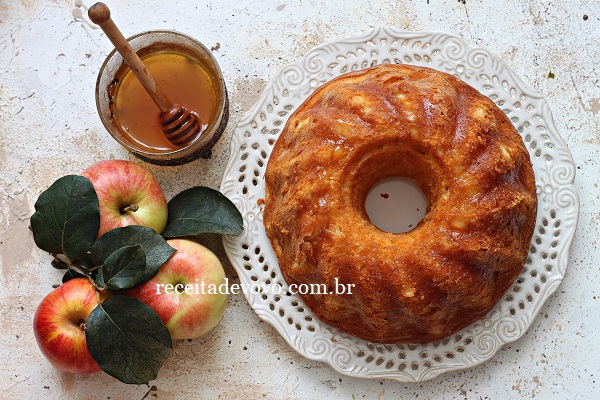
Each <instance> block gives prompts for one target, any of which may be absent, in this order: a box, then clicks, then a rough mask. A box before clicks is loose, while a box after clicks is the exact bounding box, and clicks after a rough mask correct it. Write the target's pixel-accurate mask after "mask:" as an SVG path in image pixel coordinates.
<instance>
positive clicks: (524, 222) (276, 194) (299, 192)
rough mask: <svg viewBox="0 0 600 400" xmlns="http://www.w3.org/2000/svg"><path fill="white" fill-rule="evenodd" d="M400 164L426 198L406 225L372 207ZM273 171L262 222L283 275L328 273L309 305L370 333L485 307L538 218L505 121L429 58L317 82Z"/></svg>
mask: <svg viewBox="0 0 600 400" xmlns="http://www.w3.org/2000/svg"><path fill="white" fill-rule="evenodd" d="M391 176H400V177H406V178H409V179H412V180H413V181H414V182H415V183H416V184H417V185H418V186H419V187H420V188H421V189H422V191H423V193H424V194H425V196H426V197H427V199H428V201H429V205H428V209H427V214H426V215H425V217H424V218H423V219H422V220H421V221H420V222H419V224H418V225H417V226H416V227H415V228H414V229H413V230H411V231H409V232H405V233H399V234H394V233H389V232H384V231H382V230H380V229H379V228H377V227H376V226H374V225H373V224H372V223H371V222H370V221H369V217H368V215H367V213H366V211H365V206H364V204H365V198H366V196H367V194H368V192H369V190H370V189H371V187H372V186H373V185H374V184H375V183H377V182H378V181H380V180H382V179H384V178H388V177H391ZM265 180H266V197H265V206H264V214H263V217H264V224H265V228H266V232H267V235H268V237H269V239H270V241H271V243H272V246H273V249H274V251H275V253H276V255H277V259H278V262H279V267H280V269H281V272H282V274H283V277H284V278H285V280H286V282H287V283H288V284H289V285H290V286H291V284H295V285H296V287H299V286H298V285H300V284H303V283H304V284H313V287H317V286H315V285H314V284H324V285H326V287H327V291H322V292H323V293H319V292H321V291H320V290H317V291H313V292H310V291H309V292H308V293H306V294H301V297H302V300H303V301H304V303H305V304H306V305H307V306H308V307H309V308H310V309H311V310H312V311H313V312H314V313H315V314H316V315H317V316H318V318H319V319H320V320H321V321H323V322H325V323H327V324H329V325H331V326H334V327H336V328H338V329H340V330H341V331H344V332H347V333H350V334H352V335H355V336H357V337H359V338H362V339H365V340H368V341H372V342H378V343H424V342H430V341H435V340H438V339H441V338H444V337H446V336H448V335H451V334H453V333H455V332H457V331H459V330H461V329H462V328H464V327H466V326H467V325H469V324H470V323H472V322H474V321H476V320H477V319H479V318H481V317H482V316H483V315H485V313H486V312H487V311H488V310H490V309H491V308H492V307H493V306H494V304H495V303H496V302H497V301H498V300H499V299H500V298H501V297H502V295H503V293H504V292H505V291H506V290H507V289H508V288H509V287H510V285H511V284H512V282H513V280H514V279H515V278H516V277H517V275H518V274H519V272H520V271H521V269H522V267H523V265H524V262H525V260H526V257H527V252H528V249H529V243H530V240H531V237H532V234H533V229H534V225H535V218H536V208H537V199H536V189H535V181H534V173H533V170H532V166H531V161H530V159H529V155H528V153H527V150H526V149H525V147H524V145H523V142H522V140H521V137H520V136H519V134H518V133H517V132H516V130H515V128H514V127H513V126H512V124H511V122H510V121H509V119H508V118H507V117H506V115H505V114H504V113H503V112H502V111H501V110H500V109H499V108H498V107H497V106H496V105H495V104H494V103H493V102H492V101H491V100H490V99H489V98H487V97H485V96H483V95H482V94H480V93H479V92H477V90H475V89H474V88H472V87H471V86H469V85H467V84H466V83H464V82H462V81H461V80H459V79H457V78H455V77H454V76H451V75H449V74H446V73H443V72H439V71H435V70H432V69H429V68H424V67H415V66H407V65H380V66H375V67H371V68H368V69H364V70H361V71H357V72H351V73H348V74H345V75H342V76H340V77H338V78H336V79H334V80H332V81H330V82H329V83H327V84H325V85H323V86H322V87H320V88H319V89H317V90H316V91H315V92H314V94H312V95H311V96H310V97H309V98H308V99H307V100H306V101H305V102H304V103H303V104H302V105H301V106H300V107H299V108H298V109H297V110H296V111H295V112H294V113H293V114H292V115H291V116H290V118H289V120H288V122H287V124H286V125H285V128H284V129H283V131H282V132H281V135H280V137H279V138H278V140H277V142H276V144H275V146H274V148H273V152H272V154H271V156H270V159H269V163H268V166H267V170H266V174H265ZM349 284H351V285H352V284H353V285H354V286H348V285H349ZM336 285H346V287H347V288H349V287H351V288H352V290H351V294H348V293H345V294H336V293H335V291H336ZM338 293H339V292H338Z"/></svg>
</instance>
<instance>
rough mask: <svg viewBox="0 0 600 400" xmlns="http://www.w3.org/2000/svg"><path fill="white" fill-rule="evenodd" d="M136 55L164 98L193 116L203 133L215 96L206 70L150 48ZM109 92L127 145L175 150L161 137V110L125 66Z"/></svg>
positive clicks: (188, 59)
mask: <svg viewBox="0 0 600 400" xmlns="http://www.w3.org/2000/svg"><path fill="white" fill-rule="evenodd" d="M144 53H147V54H145V55H144ZM138 54H139V55H140V58H141V59H142V61H143V62H144V64H145V65H146V67H147V68H148V71H149V72H150V74H151V75H152V77H153V78H154V80H155V81H156V83H157V85H158V86H159V87H160V88H161V89H162V90H163V92H164V93H165V94H166V96H167V97H168V98H169V99H171V101H173V102H174V103H178V104H181V105H183V106H185V107H186V108H187V109H188V110H190V111H194V112H196V113H197V114H198V116H199V117H200V121H201V122H202V128H201V130H200V132H202V131H203V130H204V129H206V126H207V124H208V122H209V121H211V120H212V119H213V118H214V117H215V112H216V109H217V94H216V92H215V88H214V85H213V82H212V80H211V77H210V75H209V74H208V73H207V72H206V70H205V68H203V66H202V65H201V64H200V63H199V62H197V61H196V60H195V59H193V58H192V57H190V56H188V55H186V54H184V53H179V52H176V51H172V50H169V51H161V50H160V49H159V50H158V51H157V50H156V49H152V48H150V49H144V50H142V52H139V53H138ZM110 92H111V113H112V118H113V123H114V124H115V125H116V126H118V127H119V128H120V130H122V132H123V133H124V134H125V136H126V137H127V138H128V139H129V140H130V141H132V142H133V143H135V144H137V145H138V146H140V147H141V148H143V149H146V150H147V151H150V152H164V151H169V150H175V149H177V148H178V147H177V146H176V145H174V144H172V143H170V142H169V141H168V140H167V139H166V137H165V136H164V134H163V132H162V129H161V124H160V119H159V118H160V109H159V108H158V106H157V105H156V104H155V103H154V102H153V101H152V98H151V97H150V95H149V94H148V93H147V92H146V90H145V89H144V87H143V86H142V84H141V83H140V82H139V80H138V79H137V78H136V76H135V75H134V73H133V72H132V71H131V69H130V68H129V67H128V66H127V65H126V64H124V65H123V66H122V67H121V68H120V69H119V71H117V73H116V74H115V80H114V81H113V84H112V87H111V89H110Z"/></svg>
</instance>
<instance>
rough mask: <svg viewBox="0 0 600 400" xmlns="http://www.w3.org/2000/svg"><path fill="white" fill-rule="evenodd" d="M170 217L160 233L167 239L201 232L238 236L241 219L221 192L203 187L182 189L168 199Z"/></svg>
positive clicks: (233, 206)
mask: <svg viewBox="0 0 600 400" xmlns="http://www.w3.org/2000/svg"><path fill="white" fill-rule="evenodd" d="M168 205H169V219H168V220H167V227H166V228H165V230H164V231H163V233H162V235H163V236H164V237H166V238H175V237H186V236H196V235H199V234H201V233H207V232H208V233H220V234H222V235H240V234H241V233H242V232H243V231H244V222H243V220H242V214H240V212H239V210H238V209H237V207H236V206H235V204H233V203H232V202H231V200H229V199H228V198H227V197H225V195H223V194H222V193H221V192H219V191H217V190H214V189H211V188H208V187H204V186H199V187H194V188H191V189H187V190H184V191H183V192H181V193H179V194H178V195H177V196H175V197H173V199H171V201H169V204H168Z"/></svg>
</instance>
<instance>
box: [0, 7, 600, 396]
mask: <svg viewBox="0 0 600 400" xmlns="http://www.w3.org/2000/svg"><path fill="white" fill-rule="evenodd" d="M124 3H126V4H124ZM196 3H198V4H196ZM91 4H92V2H87V1H86V2H85V3H82V2H81V1H80V0H76V1H73V0H64V1H61V0H54V1H50V0H0V204H1V212H0V249H1V253H0V256H1V258H0V270H1V271H0V312H1V315H0V317H1V320H2V323H1V325H0V343H1V347H0V358H1V359H2V360H3V362H2V364H3V367H2V369H1V372H0V399H4V398H6V399H15V398H26V399H38V398H50V399H54V398H98V399H113V400H114V399H142V398H149V399H153V398H158V399H195V398H198V399H206V398H224V399H227V398H231V399H236V398H249V399H255V398H269V399H270V398H292V399H294V398H322V397H326V396H327V397H329V398H340V399H353V398H356V399H361V398H367V399H386V398H389V399H397V398H403V399H412V398H417V399H465V398H466V399H517V398H538V399H598V398H600V382H597V381H598V379H600V350H599V347H600V346H599V344H600V343H599V340H598V333H597V331H598V329H600V322H599V317H598V315H599V314H600V284H599V283H598V282H599V279H598V276H599V272H600V271H599V270H600V268H599V265H600V264H599V261H600V257H599V256H600V251H599V250H598V235H599V234H600V229H599V222H600V187H599V181H600V179H599V177H600V161H599V159H600V119H599V115H598V114H599V113H600V82H599V73H598V67H597V62H598V60H600V54H599V53H600V51H599V46H598V39H599V38H600V1H598V0H588V1H578V0H574V1H569V0H565V1H561V2H559V1H546V0H544V1H539V0H521V1H517V0H514V1H508V0H506V1H497V0H480V1H475V0H460V1H454V0H415V1H408V0H397V1H383V0H381V1H376V0H372V1H361V2H358V1H354V0H330V1H328V0H321V1H318V0H297V1H285V0H278V1H274V0H272V1H251V0H241V1H240V0H220V1H203V2H195V1H192V0H180V1H169V2H165V1H158V0H145V1H143V2H142V1H131V2H117V1H114V2H108V5H109V6H110V7H111V8H112V11H113V18H114V20H115V21H116V23H117V24H118V25H119V26H120V27H121V29H122V30H123V31H124V32H125V34H126V35H132V34H134V33H137V32H140V31H143V30H149V29H159V28H163V29H176V30H179V31H182V32H184V33H187V34H189V35H191V36H193V37H195V38H197V39H199V40H200V41H202V42H203V43H205V44H206V45H207V46H208V47H209V48H210V47H212V48H213V54H214V55H215V57H216V58H217V60H218V61H219V63H220V65H221V68H222V70H223V73H224V75H225V80H226V83H227V86H228V89H229V93H230V96H231V97H230V100H231V103H232V106H231V119H230V123H229V125H228V128H227V132H226V134H225V136H224V137H223V138H222V139H221V141H220V142H219V143H218V144H217V146H216V147H215V149H214V157H213V159H211V160H199V161H195V162H193V163H191V164H188V165H185V166H182V167H157V166H153V165H149V164H145V165H146V166H147V167H149V168H150V169H151V170H152V171H153V172H154V173H155V175H156V176H157V178H158V179H159V181H160V182H161V184H162V186H163V188H164V189H165V192H166V195H167V198H171V197H172V196H174V195H175V194H176V193H178V192H180V191H181V190H183V189H186V188H188V187H191V186H194V185H208V186H212V187H214V188H217V187H218V186H219V183H220V180H221V176H222V173H223V169H224V167H225V163H226V161H227V158H228V155H229V138H230V136H231V133H232V131H233V128H234V127H235V125H236V123H237V121H238V120H239V118H240V117H241V115H242V114H243V113H244V112H246V111H247V110H248V109H249V108H250V107H251V106H252V105H253V104H254V102H255V101H256V99H257V98H258V96H259V95H260V93H261V92H262V90H263V88H264V87H265V85H266V83H267V82H268V81H269V80H270V78H271V77H272V76H273V75H274V74H275V73H276V72H277V71H278V70H279V69H280V68H281V67H283V66H284V65H286V64H288V63H291V62H295V61H297V60H299V59H300V58H301V57H302V55H303V54H304V53H305V52H306V51H307V50H309V49H310V48H312V47H314V46H315V45H318V44H321V43H323V42H327V41H331V40H335V39H339V38H343V37H348V36H355V35H357V34H359V33H361V32H362V31H364V30H365V29H367V28H369V27H372V26H379V25H390V26H395V27H398V28H402V29H407V30H440V31H447V32H449V33H452V34H456V35H459V36H462V37H463V38H464V39H465V40H466V41H467V42H468V43H470V44H472V45H476V46H481V47H484V48H487V49H488V50H490V51H492V52H494V53H496V54H498V55H499V56H500V57H501V58H502V59H503V60H504V61H505V62H506V63H507V64H508V65H509V66H511V67H512V68H513V69H514V70H515V72H516V73H517V74H518V75H519V76H520V77H521V78H522V79H523V80H524V81H526V82H528V83H529V84H531V85H532V86H534V87H535V88H537V89H538V90H539V91H540V92H541V93H542V94H543V95H544V96H545V97H546V99H547V101H548V103H549V105H550V108H551V109H552V110H553V113H554V119H555V122H556V125H557V127H558V129H559V131H560V132H561V133H562V135H563V137H564V139H565V141H566V142H567V145H568V146H569V148H570V149H571V151H572V153H573V156H574V158H575V164H576V166H577V174H578V175H577V178H576V186H577V188H578V191H579V195H580V200H581V213H580V223H579V228H578V231H577V234H576V237H575V241H574V243H573V246H572V251H571V257H570V265H569V269H568V272H567V277H566V279H565V281H564V282H563V284H562V285H561V287H560V288H559V290H558V291H557V293H555V295H554V296H553V297H552V298H551V299H550V301H549V302H548V303H547V304H546V306H544V307H543V308H542V311H541V314H540V315H539V316H538V318H537V319H536V320H535V321H534V323H533V325H532V327H531V329H530V330H529V332H528V333H527V334H526V335H525V336H524V337H523V338H522V339H520V340H519V341H517V342H516V343H514V344H511V345H510V346H506V347H505V348H503V349H502V350H501V351H500V352H499V353H498V354H496V356H495V357H494V358H493V359H492V360H491V361H489V362H487V363H485V364H484V365H482V366H479V367H476V368H472V369H469V370H465V371H460V372H456V373H451V374H446V375H443V376H441V377H439V378H436V379H435V380H433V381H431V382H426V383H422V384H416V385H406V384H398V383H396V382H392V381H377V380H373V381H369V380H360V379H354V378H349V377H346V376H343V375H340V374H338V373H336V372H333V371H332V370H331V369H330V368H329V367H327V366H326V365H324V364H321V363H318V362H313V361H309V360H306V359H303V358H302V357H300V356H298V355H297V354H296V353H295V352H294V351H293V350H291V348H290V347H289V346H288V345H287V344H286V343H285V342H284V341H283V340H282V339H281V338H279V337H278V335H277V334H276V333H275V331H274V329H273V328H271V327H270V326H269V325H268V324H266V323H264V322H262V321H260V319H259V318H258V317H257V316H256V315H254V313H253V312H252V310H251V309H250V307H249V306H248V305H247V303H246V301H245V299H244V297H243V296H242V295H238V296H231V297H230V300H229V307H228V309H227V311H226V313H225V317H224V319H223V321H222V322H221V323H220V324H219V325H218V327H217V328H215V329H214V330H213V331H212V332H211V333H209V334H208V335H207V336H205V337H203V338H201V339H199V340H194V341H185V342H179V343H177V344H176V349H175V351H174V353H173V355H172V356H171V358H170V359H169V361H168V362H167V363H166V365H165V366H164V367H163V369H162V370H161V372H160V374H159V377H158V379H157V380H155V381H153V382H151V383H150V385H141V386H127V385H124V384H121V383H119V382H117V381H115V380H114V379H112V378H110V377H108V376H106V375H102V374H98V375H94V376H87V377H78V376H74V375H69V374H63V373H59V372H57V371H56V370H54V369H52V368H51V367H50V366H49V364H48V363H47V362H46V360H45V359H44V358H43V357H42V355H41V354H40V353H39V351H38V349H37V346H36V344H35V340H34V338H33V334H32V331H31V320H32V316H33V313H34V311H35V308H36V307H37V304H38V303H39V301H40V300H41V299H42V298H43V296H44V295H45V294H46V293H48V292H49V291H50V290H51V285H52V284H54V283H56V282H58V281H59V280H60V273H59V272H57V271H55V270H53V269H52V268H51V267H50V266H49V258H48V255H47V254H44V253H43V252H42V251H40V250H38V249H37V248H35V246H34V243H33V240H32V237H31V234H30V232H29V230H28V229H27V228H28V225H29V216H30V215H31V213H32V212H33V203H34V202H35V199H36V198H37V196H38V195H39V193H40V192H41V191H42V190H44V189H45V188H46V187H48V186H49V185H50V184H51V183H52V182H53V181H54V180H55V179H57V178H59V177H60V176H62V175H65V174H77V173H80V172H81V171H82V170H83V169H84V168H85V167H87V166H88V165H90V164H92V163H93V162H96V161H99V160H102V159H107V158H120V159H131V160H133V157H132V156H130V155H129V154H128V153H127V152H126V151H125V150H123V149H121V148H120V147H119V146H118V145H117V144H116V143H115V142H114V141H112V139H110V137H109V136H108V134H107V133H106V132H105V131H104V128H103V127H102V125H101V123H100V120H99V118H98V116H97V113H96V110H95V105H94V91H93V87H94V84H95V80H96V75H97V72H98V69H99V67H100V64H101V63H102V61H103V60H104V57H105V56H106V55H107V54H108V52H109V51H110V50H111V49H112V45H110V43H109V42H108V39H106V37H105V36H104V35H103V34H102V32H101V31H100V30H98V29H95V27H94V26H92V25H91V24H89V23H88V21H87V18H86V17H85V7H86V6H90V5H91ZM585 15H587V20H586V19H585V18H584V16H585ZM82 16H83V18H82ZM203 239H205V243H206V244H207V245H208V246H209V247H210V248H212V249H213V250H214V251H215V252H216V253H217V254H218V255H219V256H220V257H221V258H222V260H223V262H224V264H225V267H226V272H227V274H228V276H229V277H230V281H232V282H235V281H236V277H235V272H234V271H233V269H232V268H231V267H230V265H229V263H228V262H227V261H226V260H225V256H224V254H223V250H222V247H221V245H220V241H219V240H218V239H217V238H215V237H211V236H207V237H206V238H203Z"/></svg>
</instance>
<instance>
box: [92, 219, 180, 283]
mask: <svg viewBox="0 0 600 400" xmlns="http://www.w3.org/2000/svg"><path fill="white" fill-rule="evenodd" d="M127 246H141V247H142V249H144V253H145V254H146V273H145V274H144V277H143V279H141V280H140V284H141V283H144V282H146V281H148V280H150V279H151V278H152V277H153V276H154V275H156V273H157V272H158V268H159V267H160V266H161V265H163V264H164V263H166V262H167V261H168V260H169V258H171V256H172V255H173V253H175V251H176V250H175V249H174V248H172V247H171V246H169V245H168V244H167V242H166V241H165V239H164V238H163V237H162V236H160V235H159V234H158V233H156V232H155V231H154V230H153V229H151V228H147V227H145V226H138V225H130V226H124V227H122V228H115V229H111V230H110V231H108V232H106V233H105V234H104V235H102V236H101V237H100V238H99V239H98V240H97V241H96V243H95V244H94V247H92V260H93V261H94V263H95V264H96V265H103V264H104V263H105V262H106V260H107V259H108V257H109V256H110V255H111V254H112V253H114V252H115V251H117V250H118V249H120V248H122V247H127Z"/></svg>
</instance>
